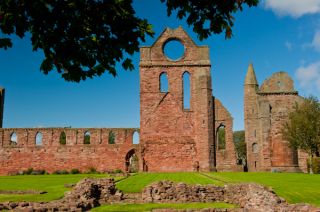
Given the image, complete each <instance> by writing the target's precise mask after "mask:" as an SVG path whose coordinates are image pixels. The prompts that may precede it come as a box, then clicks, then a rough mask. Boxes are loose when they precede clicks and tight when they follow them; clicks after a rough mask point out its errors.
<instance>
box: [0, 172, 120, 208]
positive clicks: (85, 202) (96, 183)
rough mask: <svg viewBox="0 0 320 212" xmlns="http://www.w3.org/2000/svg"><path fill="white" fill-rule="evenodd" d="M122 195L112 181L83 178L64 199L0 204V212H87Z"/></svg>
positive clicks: (115, 200) (116, 200)
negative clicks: (3, 211)
mask: <svg viewBox="0 0 320 212" xmlns="http://www.w3.org/2000/svg"><path fill="white" fill-rule="evenodd" d="M122 199H123V193H122V192H121V191H119V190H117V189H116V187H115V182H114V180H113V179H108V178H103V179H96V178H85V179H83V180H81V181H79V182H78V183H77V184H76V185H75V187H74V188H73V189H72V190H71V191H68V192H66V193H65V197H64V198H62V199H60V200H56V201H51V202H19V203H16V202H6V203H0V211H2V210H13V211H28V212H29V211H30V212H31V211H37V212H38V211H39V212H40V211H88V210H90V209H91V208H94V207H97V206H99V205H101V204H105V203H108V202H118V201H121V200H122Z"/></svg>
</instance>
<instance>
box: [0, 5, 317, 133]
mask: <svg viewBox="0 0 320 212" xmlns="http://www.w3.org/2000/svg"><path fill="white" fill-rule="evenodd" d="M134 8H135V9H136V11H137V14H138V15H139V16H140V17H143V18H147V19H148V20H149V22H150V23H151V24H153V26H154V31H155V33H156V34H155V37H154V38H150V37H148V38H147V41H146V42H145V43H143V44H142V46H148V45H151V44H152V43H153V42H154V40H155V39H156V38H157V36H159V34H160V33H161V32H162V31H163V30H164V28H165V27H170V28H176V27H178V26H179V25H181V26H183V27H184V29H185V30H186V31H187V32H188V33H189V34H190V36H191V37H192V38H193V39H194V41H195V42H196V43H197V44H198V45H208V46H209V47H210V58H211V64H212V68H211V73H212V87H213V95H214V96H216V97H217V98H218V99H220V100H221V101H222V103H223V104H224V105H225V107H226V108H227V109H228V110H229V111H230V113H231V115H232V116H233V117H234V130H241V129H243V125H244V124H243V82H244V77H245V74H246V71H247V67H248V64H249V63H251V62H252V63H253V65H254V68H255V71H256V75H257V79H258V82H259V84H260V85H261V83H262V82H263V80H264V79H266V78H268V77H270V76H271V74H272V73H274V72H277V71H286V72H288V73H289V75H290V76H291V77H292V78H293V79H294V81H295V87H296V90H298V91H299V93H300V95H303V96H308V95H310V94H312V95H314V96H317V97H319V94H320V57H319V52H320V16H319V14H320V0H304V1H301V0H264V1H262V2H261V3H260V5H259V6H258V7H255V8H250V9H248V8H244V11H243V12H242V13H236V14H235V26H234V28H233V34H234V36H233V37H232V39H230V40H225V39H224V35H214V36H211V37H210V38H208V39H206V40H203V41H202V42H200V41H199V40H198V39H197V35H196V34H195V33H193V31H192V29H191V28H189V27H188V26H187V25H186V24H185V22H184V21H178V20H176V18H175V17H174V16H172V17H167V16H166V8H165V5H163V4H161V3H160V1H158V0H152V1H150V0H136V1H134ZM13 39H14V47H13V48H12V49H9V50H6V51H5V50H2V49H1V50H0V86H2V87H5V89H6V99H5V109H4V127H6V128H10V127H66V126H72V127H139V121H140V115H139V113H140V111H139V107H140V105H139V66H138V64H139V53H136V54H135V55H133V57H132V59H133V60H134V65H135V70H134V71H132V72H129V71H124V70H122V68H121V66H118V73H119V75H118V76H117V77H116V78H113V77H112V76H111V75H110V74H108V73H106V74H104V75H103V76H102V77H97V78H94V79H92V80H91V79H88V80H86V81H84V82H81V83H70V82H65V81H64V80H63V79H62V78H61V77H60V76H59V75H58V74H57V73H55V72H52V73H50V74H49V75H44V74H42V73H41V72H40V70H39V67H40V63H41V61H42V58H43V54H42V52H40V51H39V52H32V50H31V45H30V41H29V39H30V38H29V37H28V36H27V37H26V38H25V39H23V40H21V39H17V38H15V37H13Z"/></svg>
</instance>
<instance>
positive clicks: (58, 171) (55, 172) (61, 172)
mask: <svg viewBox="0 0 320 212" xmlns="http://www.w3.org/2000/svg"><path fill="white" fill-rule="evenodd" d="M52 174H69V172H68V171H67V170H65V169H63V170H56V171H54V172H53V173H52Z"/></svg>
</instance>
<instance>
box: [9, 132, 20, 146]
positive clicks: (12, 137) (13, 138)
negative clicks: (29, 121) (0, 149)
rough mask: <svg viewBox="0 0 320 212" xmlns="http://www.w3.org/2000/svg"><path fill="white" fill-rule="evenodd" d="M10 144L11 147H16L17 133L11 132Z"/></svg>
mask: <svg viewBox="0 0 320 212" xmlns="http://www.w3.org/2000/svg"><path fill="white" fill-rule="evenodd" d="M10 143H11V144H12V145H16V144H18V136H17V133H16V132H13V133H12V134H11V136H10Z"/></svg>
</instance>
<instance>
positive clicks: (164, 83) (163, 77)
mask: <svg viewBox="0 0 320 212" xmlns="http://www.w3.org/2000/svg"><path fill="white" fill-rule="evenodd" d="M159 90H160V92H163V93H166V92H169V81H168V76H167V73H166V72H162V73H161V74H160V78H159Z"/></svg>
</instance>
